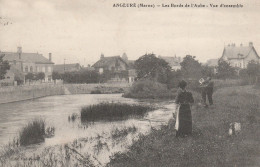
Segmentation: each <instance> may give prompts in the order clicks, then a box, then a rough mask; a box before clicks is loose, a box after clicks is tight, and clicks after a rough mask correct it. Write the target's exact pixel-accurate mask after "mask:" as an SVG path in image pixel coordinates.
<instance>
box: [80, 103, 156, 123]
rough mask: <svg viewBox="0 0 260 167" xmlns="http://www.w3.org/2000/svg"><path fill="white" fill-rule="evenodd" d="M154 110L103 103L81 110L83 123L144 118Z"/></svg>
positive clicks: (139, 106) (146, 107) (144, 107)
mask: <svg viewBox="0 0 260 167" xmlns="http://www.w3.org/2000/svg"><path fill="white" fill-rule="evenodd" d="M152 109H153V108H152V107H149V106H143V105H137V104H123V103H101V104H96V105H90V106H87V107H83V108H82V109H81V121H82V122H84V121H98V120H122V119H128V118H131V117H143V116H144V115H145V114H146V113H147V112H148V111H150V110H152Z"/></svg>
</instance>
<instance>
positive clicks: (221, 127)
mask: <svg viewBox="0 0 260 167" xmlns="http://www.w3.org/2000/svg"><path fill="white" fill-rule="evenodd" d="M232 85H233V84H232ZM193 95H194V97H195V98H194V99H195V100H196V101H195V105H194V106H193V108H192V117H193V118H192V119H193V135H192V136H191V137H187V138H181V139H179V138H176V137H175V130H174V126H173V125H174V121H173V120H172V121H171V122H170V123H169V124H168V125H167V126H163V127H162V129H160V130H154V129H153V130H152V132H151V133H150V134H149V135H147V136H141V137H140V138H139V140H138V141H136V142H134V144H133V145H132V146H131V147H130V148H129V151H128V152H126V153H116V154H114V156H112V157H111V161H110V163H109V164H108V165H107V166H156V167H157V166H258V165H259V163H260V161H259V152H260V141H259V138H260V131H259V130H258V129H259V128H260V109H259V106H260V89H256V88H254V86H234V85H233V86H232V87H222V88H219V89H218V91H217V92H215V93H214V94H213V98H214V102H215V104H214V105H213V106H212V107H210V108H208V109H205V108H202V107H201V106H200V105H198V104H199V103H200V100H199V99H201V98H200V94H198V93H196V92H193ZM233 122H239V123H241V131H240V132H239V133H237V134H235V135H229V134H228V130H229V126H230V123H233Z"/></svg>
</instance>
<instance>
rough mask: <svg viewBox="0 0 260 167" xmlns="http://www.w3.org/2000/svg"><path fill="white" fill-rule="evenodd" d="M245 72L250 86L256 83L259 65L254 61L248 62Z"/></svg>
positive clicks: (259, 69) (259, 70)
mask: <svg viewBox="0 0 260 167" xmlns="http://www.w3.org/2000/svg"><path fill="white" fill-rule="evenodd" d="M246 70H247V74H248V76H249V79H250V83H251V84H253V83H256V82H257V79H258V75H259V72H260V66H259V64H258V63H257V62H256V61H254V60H252V61H250V62H248V64H247V69H246Z"/></svg>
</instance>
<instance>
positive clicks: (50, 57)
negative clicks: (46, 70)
mask: <svg viewBox="0 0 260 167" xmlns="http://www.w3.org/2000/svg"><path fill="white" fill-rule="evenodd" d="M51 59H52V56H51V53H49V61H51Z"/></svg>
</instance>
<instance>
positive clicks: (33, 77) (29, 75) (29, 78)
mask: <svg viewBox="0 0 260 167" xmlns="http://www.w3.org/2000/svg"><path fill="white" fill-rule="evenodd" d="M25 79H26V80H29V82H31V81H32V80H34V79H35V76H34V75H33V73H30V72H29V73H28V74H26V75H25Z"/></svg>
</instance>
